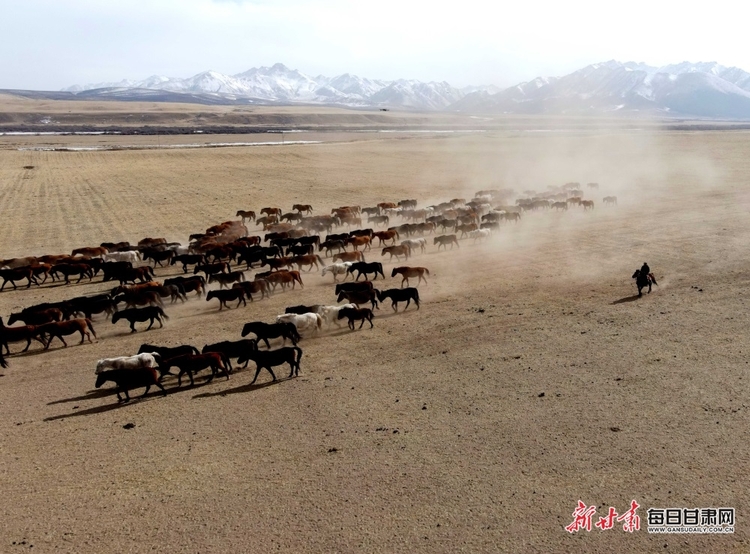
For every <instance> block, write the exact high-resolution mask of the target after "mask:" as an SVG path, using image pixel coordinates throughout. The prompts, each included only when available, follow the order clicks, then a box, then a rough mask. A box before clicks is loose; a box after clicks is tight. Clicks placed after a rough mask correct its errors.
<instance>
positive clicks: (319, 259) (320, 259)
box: [315, 254, 325, 266]
mask: <svg viewBox="0 0 750 554" xmlns="http://www.w3.org/2000/svg"><path fill="white" fill-rule="evenodd" d="M315 257H316V258H318V263H319V264H320V265H323V266H324V265H325V264H324V263H323V258H321V257H320V256H319V255H317V254H316V255H315Z"/></svg>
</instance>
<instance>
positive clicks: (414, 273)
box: [391, 266, 430, 288]
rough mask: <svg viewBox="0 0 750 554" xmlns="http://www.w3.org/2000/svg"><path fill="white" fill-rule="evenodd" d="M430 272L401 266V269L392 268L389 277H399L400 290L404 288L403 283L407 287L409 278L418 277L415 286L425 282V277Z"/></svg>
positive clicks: (424, 268)
mask: <svg viewBox="0 0 750 554" xmlns="http://www.w3.org/2000/svg"><path fill="white" fill-rule="evenodd" d="M429 274H430V270H429V269H427V268H426V267H408V266H401V267H394V268H393V271H392V272H391V277H395V276H396V275H401V288H404V283H406V285H407V286H409V278H412V279H413V278H414V277H418V278H419V281H417V286H419V284H420V283H421V282H422V281H423V280H424V282H425V283H426V282H427V278H426V277H425V275H429Z"/></svg>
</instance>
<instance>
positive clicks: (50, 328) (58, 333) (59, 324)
mask: <svg viewBox="0 0 750 554" xmlns="http://www.w3.org/2000/svg"><path fill="white" fill-rule="evenodd" d="M89 331H91V333H89ZM37 332H38V333H39V335H40V336H41V337H42V339H43V340H45V335H49V338H48V339H46V344H45V345H44V349H45V350H47V349H49V345H50V344H51V343H52V339H54V338H55V337H57V338H59V339H60V340H61V341H62V343H63V344H64V345H65V347H67V346H68V343H67V342H65V339H64V338H63V336H65V335H72V334H73V333H76V332H77V333H81V342H80V344H83V343H84V342H85V341H84V336H85V338H87V339H89V342H91V343H93V342H94V341H92V340H91V335H92V334H93V335H94V338H97V336H96V332H95V331H94V327H93V326H92V325H91V320H90V319H87V318H78V319H70V320H68V321H53V322H50V323H45V324H44V325H40V326H39V327H38V328H37Z"/></svg>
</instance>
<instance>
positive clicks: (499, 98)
mask: <svg viewBox="0 0 750 554" xmlns="http://www.w3.org/2000/svg"><path fill="white" fill-rule="evenodd" d="M448 110H451V111H460V112H490V113H525V114H586V113H590V114H602V113H614V112H619V113H647V114H654V113H656V114H662V115H679V116H699V117H709V118H743V119H744V118H750V73H748V72H746V71H744V70H742V69H739V68H737V67H724V66H722V65H719V64H717V63H716V62H708V63H689V62H683V63H679V64H672V65H667V66H664V67H659V68H657V67H651V66H648V65H645V64H642V63H635V62H627V63H621V62H617V61H614V60H611V61H608V62H604V63H597V64H592V65H589V66H586V67H584V68H582V69H579V70H578V71H574V72H573V73H570V74H569V75H565V76H563V77H558V78H541V77H540V78H537V79H534V80H533V81H529V82H527V83H521V84H519V85H517V86H515V87H511V88H508V89H505V90H503V91H501V92H498V93H495V94H488V93H486V92H474V93H471V94H467V95H466V96H464V97H463V98H461V99H460V100H459V101H457V102H456V103H454V104H453V105H451V106H449V107H448Z"/></svg>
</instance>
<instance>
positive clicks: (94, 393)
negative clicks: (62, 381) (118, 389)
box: [47, 389, 112, 406]
mask: <svg viewBox="0 0 750 554" xmlns="http://www.w3.org/2000/svg"><path fill="white" fill-rule="evenodd" d="M111 394H112V391H110V390H101V389H96V390H91V391H89V392H87V393H86V394H83V395H81V396H71V397H70V398H61V399H60V400H53V401H52V402H47V406H54V405H55V404H67V403H68V402H80V401H82V400H93V399H96V398H104V397H105V396H109V395H111Z"/></svg>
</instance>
